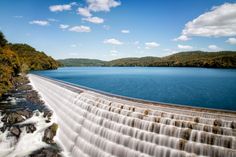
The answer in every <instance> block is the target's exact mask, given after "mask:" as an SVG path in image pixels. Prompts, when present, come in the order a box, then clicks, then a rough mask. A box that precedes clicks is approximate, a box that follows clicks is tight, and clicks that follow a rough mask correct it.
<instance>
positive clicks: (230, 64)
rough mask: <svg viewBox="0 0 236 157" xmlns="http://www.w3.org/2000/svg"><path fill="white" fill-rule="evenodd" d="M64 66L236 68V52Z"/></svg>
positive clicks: (70, 62) (77, 61) (65, 63)
mask: <svg viewBox="0 0 236 157" xmlns="http://www.w3.org/2000/svg"><path fill="white" fill-rule="evenodd" d="M58 61H59V62H60V63H61V64H62V65H63V66H146V67H159V66H160V67H208V68H236V51H221V52H202V51H191V52H180V53H176V54H173V55H170V56H166V57H161V58H160V57H151V56H150V57H141V58H121V59H116V60H112V61H101V60H96V59H76V58H73V59H72V58H71V59H61V60H58Z"/></svg>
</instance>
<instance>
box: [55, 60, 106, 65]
mask: <svg viewBox="0 0 236 157" xmlns="http://www.w3.org/2000/svg"><path fill="white" fill-rule="evenodd" d="M58 62H60V63H61V64H63V66H104V65H105V64H106V62H105V61H101V60H98V59H85V58H78V59H76V58H68V59H61V60H58Z"/></svg>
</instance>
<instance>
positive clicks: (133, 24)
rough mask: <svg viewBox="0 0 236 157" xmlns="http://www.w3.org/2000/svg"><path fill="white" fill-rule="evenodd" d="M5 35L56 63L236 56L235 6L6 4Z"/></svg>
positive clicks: (184, 1) (85, 1) (114, 1)
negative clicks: (187, 54)
mask: <svg viewBox="0 0 236 157" xmlns="http://www.w3.org/2000/svg"><path fill="white" fill-rule="evenodd" d="M0 12H1V14H0V19H1V20H0V30H1V31H2V32H3V33H4V34H5V36H6V38H7V39H8V41H10V42H12V43H27V44H30V45H31V46H33V47H35V48H36V49H38V50H40V51H44V52H46V53H47V54H48V55H51V56H53V57H54V58H56V59H61V58H96V59H103V60H111V59H116V58H122V57H142V56H166V55H170V54H173V53H176V52H180V51H191V50H204V51H220V50H236V0H198V1H196V0H81V1H78V0H74V1H73V0H71V1H69V0H50V1H46V0H1V1H0Z"/></svg>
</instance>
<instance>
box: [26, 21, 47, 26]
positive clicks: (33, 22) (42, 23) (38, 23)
mask: <svg viewBox="0 0 236 157" xmlns="http://www.w3.org/2000/svg"><path fill="white" fill-rule="evenodd" d="M29 24H35V25H40V26H47V25H49V22H48V21H46V20H33V21H30V22H29Z"/></svg>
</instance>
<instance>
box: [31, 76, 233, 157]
mask: <svg viewBox="0 0 236 157" xmlns="http://www.w3.org/2000/svg"><path fill="white" fill-rule="evenodd" d="M29 79H30V81H31V83H32V85H33V87H34V88H35V89H36V90H38V91H39V93H40V94H41V96H42V98H43V99H44V101H45V102H46V104H47V105H48V106H49V107H50V108H52V110H53V111H54V112H55V114H56V116H57V123H58V124H59V131H58V135H57V138H58V140H59V143H61V145H62V147H63V148H64V149H65V150H66V151H68V152H69V155H70V156H73V157H106V156H109V157H110V156H114V157H115V156H116V157H150V156H155V157H195V156H210V157H235V156H236V114H234V113H227V114H226V113H224V112H215V113H214V112H210V111H209V110H202V111H200V110H199V109H198V110H197V109H192V110H189V108H186V107H182V108H180V107H171V106H167V105H157V104H155V105H152V104H150V103H146V104H145V103H141V102H135V101H131V100H124V99H122V98H117V97H112V96H106V95H104V94H101V93H97V92H93V91H89V90H85V89H81V88H79V87H77V86H71V85H69V84H65V83H62V82H58V81H55V80H51V79H47V78H43V77H40V76H36V75H32V74H30V75H29Z"/></svg>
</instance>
